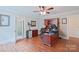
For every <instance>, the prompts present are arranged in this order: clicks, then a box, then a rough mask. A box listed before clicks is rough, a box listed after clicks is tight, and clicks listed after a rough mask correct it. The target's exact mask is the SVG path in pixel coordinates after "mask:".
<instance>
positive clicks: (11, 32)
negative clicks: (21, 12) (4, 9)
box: [0, 14, 15, 44]
mask: <svg viewBox="0 0 79 59" xmlns="http://www.w3.org/2000/svg"><path fill="white" fill-rule="evenodd" d="M4 15H5V14H4ZM9 16H10V26H6V27H5V26H3V27H2V26H0V44H2V43H8V42H15V16H13V15H9Z"/></svg>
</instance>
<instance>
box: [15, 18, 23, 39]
mask: <svg viewBox="0 0 79 59" xmlns="http://www.w3.org/2000/svg"><path fill="white" fill-rule="evenodd" d="M15 32H16V39H17V40H18V39H22V38H23V37H24V20H22V19H21V18H17V19H16V30H15Z"/></svg>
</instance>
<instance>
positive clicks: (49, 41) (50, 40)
mask: <svg viewBox="0 0 79 59" xmlns="http://www.w3.org/2000/svg"><path fill="white" fill-rule="evenodd" d="M58 39H59V37H58V35H57V34H51V35H49V34H44V35H43V36H42V38H41V40H42V43H43V44H46V45H48V46H52V45H53V44H54V43H55V42H56V41H57V40H58Z"/></svg>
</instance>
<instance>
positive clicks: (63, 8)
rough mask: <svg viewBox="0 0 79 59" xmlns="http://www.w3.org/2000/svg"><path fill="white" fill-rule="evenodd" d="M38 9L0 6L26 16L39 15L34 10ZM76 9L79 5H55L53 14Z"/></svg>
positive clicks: (3, 9)
mask: <svg viewBox="0 0 79 59" xmlns="http://www.w3.org/2000/svg"><path fill="white" fill-rule="evenodd" d="M36 10H39V8H38V7H37V6H0V11H3V12H9V13H13V14H17V15H25V16H27V15H28V16H33V15H38V14H39V13H34V12H33V11H36ZM75 10H79V6H54V10H52V11H51V14H52V15H53V14H58V13H64V12H71V11H75Z"/></svg>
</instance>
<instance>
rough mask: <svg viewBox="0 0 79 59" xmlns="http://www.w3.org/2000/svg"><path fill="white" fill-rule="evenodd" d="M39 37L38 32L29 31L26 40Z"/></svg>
mask: <svg viewBox="0 0 79 59" xmlns="http://www.w3.org/2000/svg"><path fill="white" fill-rule="evenodd" d="M36 36H38V30H27V31H26V38H32V37H36Z"/></svg>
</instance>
